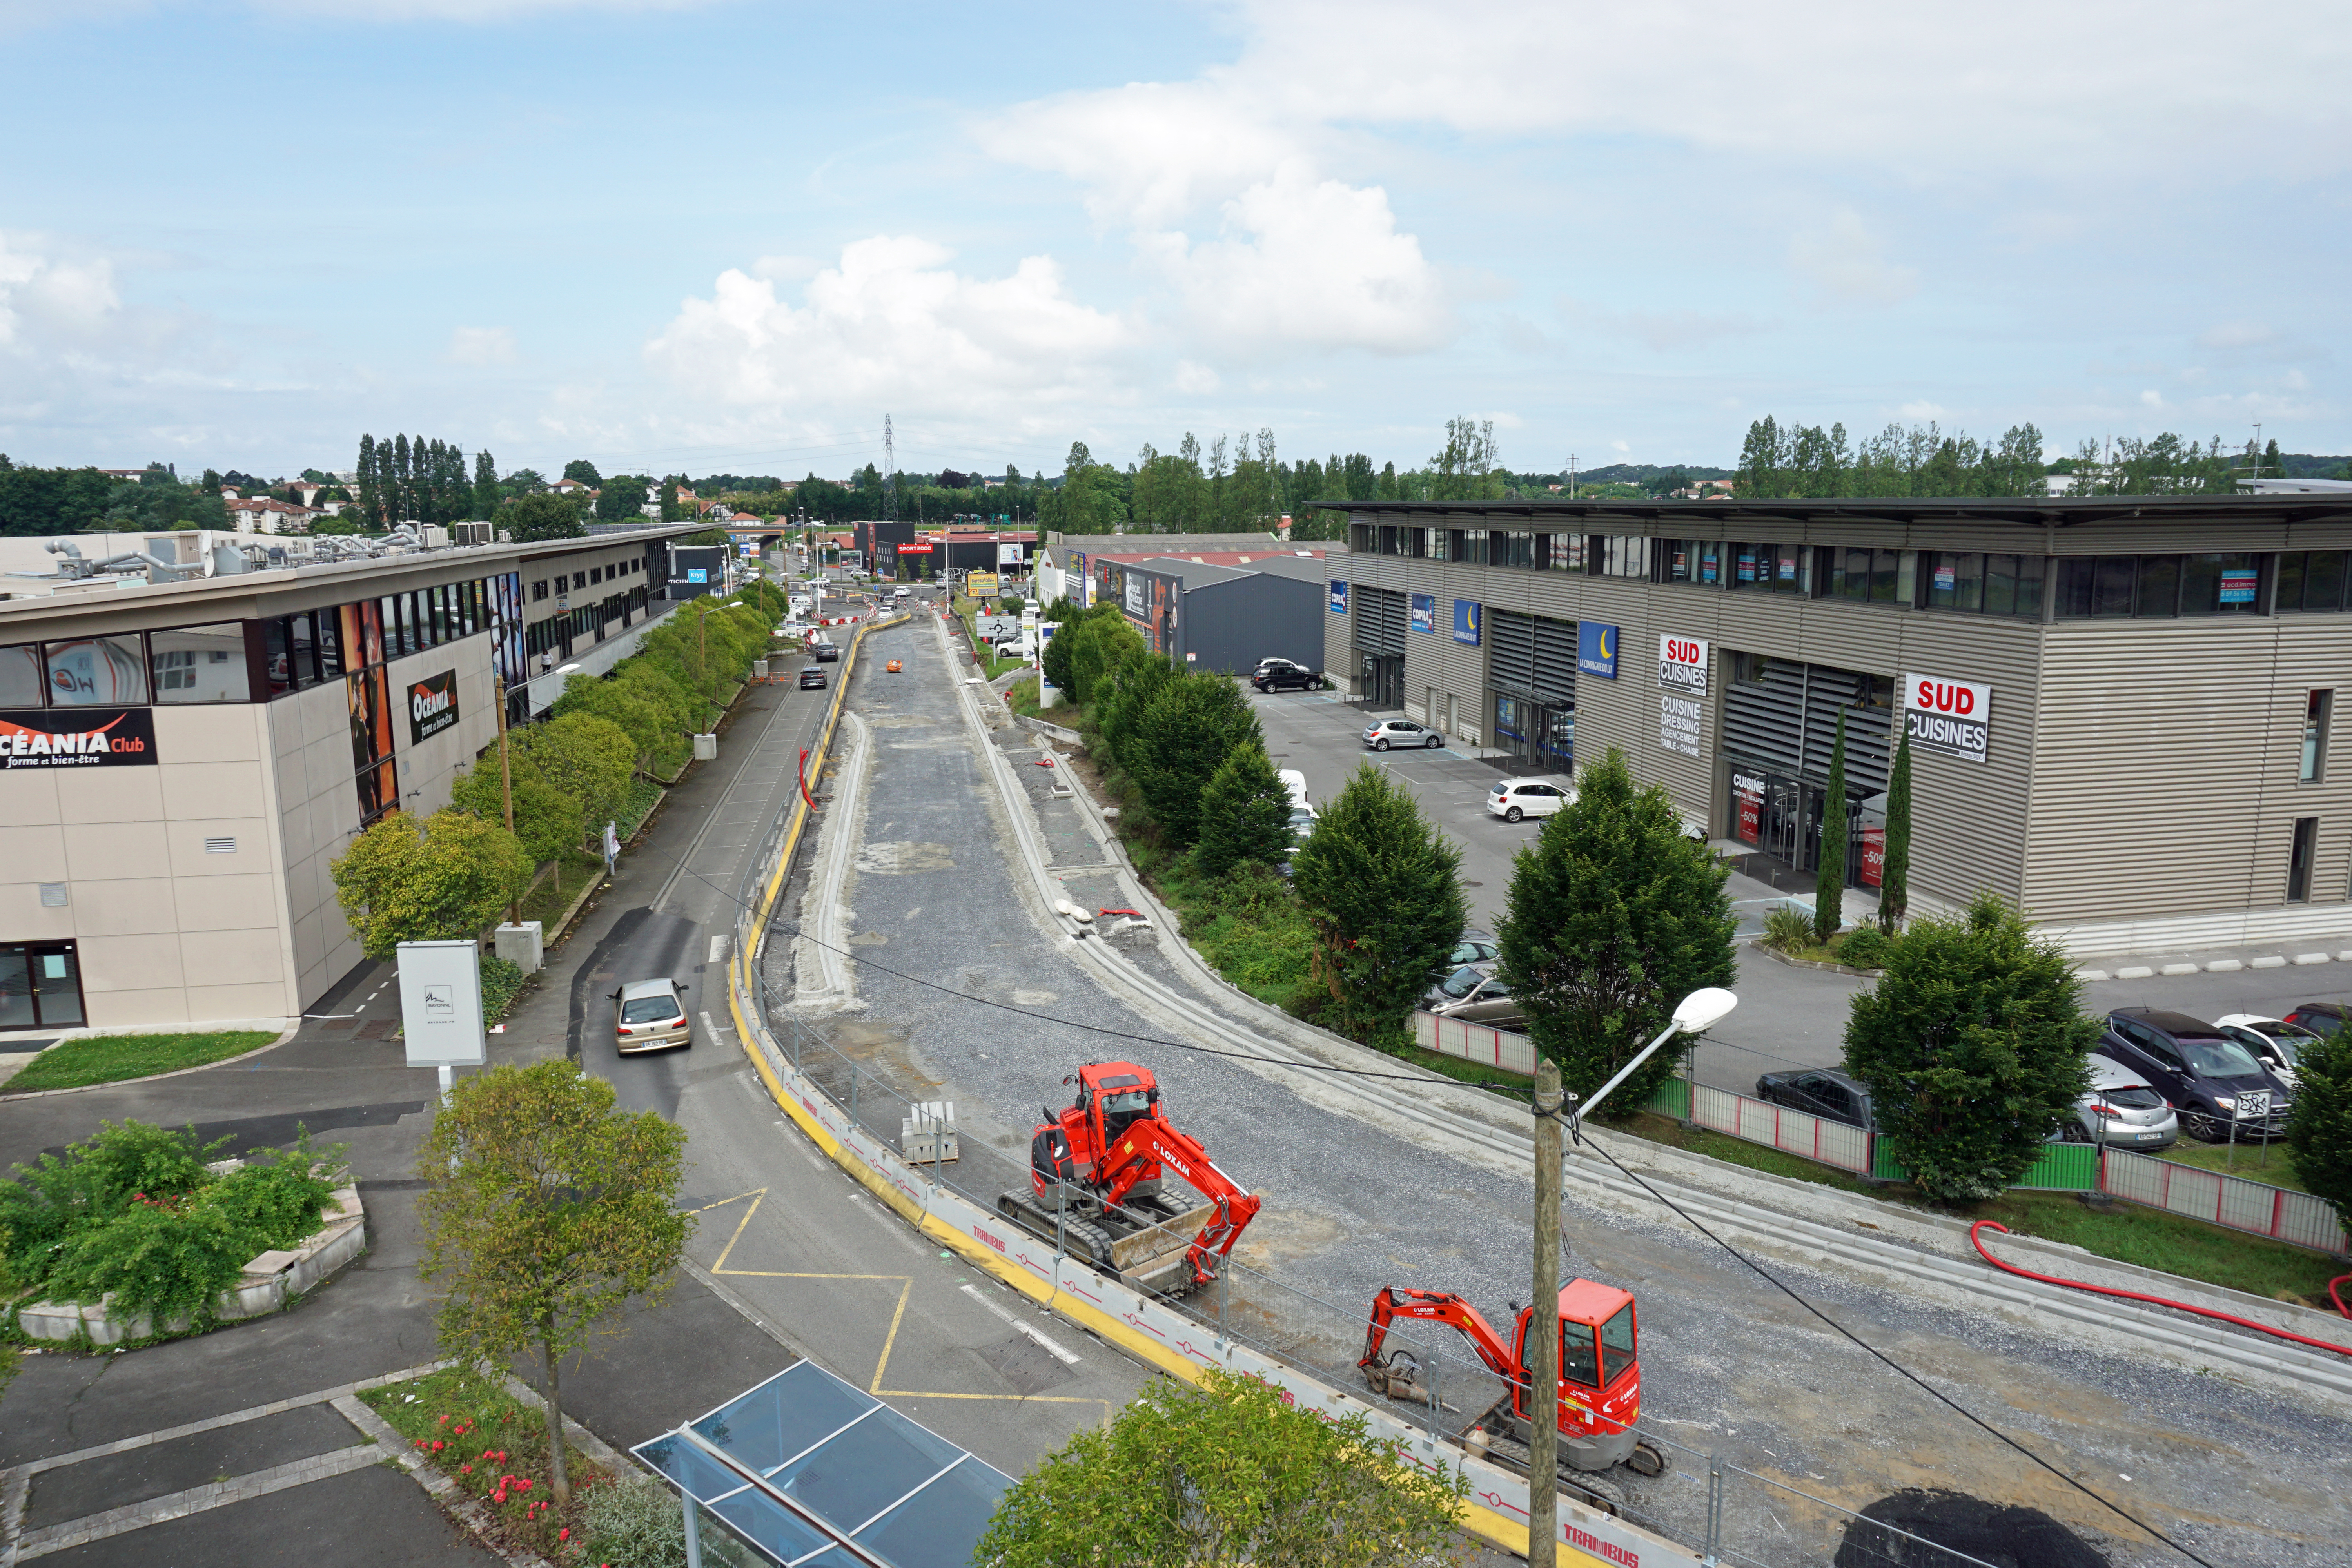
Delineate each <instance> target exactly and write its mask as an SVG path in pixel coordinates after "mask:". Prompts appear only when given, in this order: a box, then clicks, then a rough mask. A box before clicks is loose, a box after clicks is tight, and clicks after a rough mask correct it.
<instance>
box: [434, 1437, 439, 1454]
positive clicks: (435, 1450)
mask: <svg viewBox="0 0 2352 1568" xmlns="http://www.w3.org/2000/svg"><path fill="white" fill-rule="evenodd" d="M433 1451H434V1452H435V1453H436V1454H437V1453H439V1452H440V1451H441V1439H440V1438H438V1437H436V1438H434V1439H433Z"/></svg>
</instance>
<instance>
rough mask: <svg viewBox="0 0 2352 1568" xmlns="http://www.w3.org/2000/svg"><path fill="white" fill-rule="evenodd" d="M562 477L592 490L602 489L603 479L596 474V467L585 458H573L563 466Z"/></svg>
mask: <svg viewBox="0 0 2352 1568" xmlns="http://www.w3.org/2000/svg"><path fill="white" fill-rule="evenodd" d="M563 477H564V478H565V479H573V480H576V481H578V482H579V483H581V484H583V485H586V486H587V487H588V488H589V489H592V490H593V489H603V488H604V479H602V478H601V477H600V476H599V475H598V474H597V472H596V465H595V464H593V463H592V462H590V461H589V460H588V459H587V458H572V460H571V461H570V462H568V463H566V464H564V465H563Z"/></svg>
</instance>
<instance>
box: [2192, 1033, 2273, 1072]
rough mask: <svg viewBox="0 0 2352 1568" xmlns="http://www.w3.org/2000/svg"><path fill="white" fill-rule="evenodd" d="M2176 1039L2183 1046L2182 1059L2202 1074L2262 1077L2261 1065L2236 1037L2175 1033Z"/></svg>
mask: <svg viewBox="0 0 2352 1568" xmlns="http://www.w3.org/2000/svg"><path fill="white" fill-rule="evenodd" d="M2173 1043H2174V1044H2175V1045H2177V1046H2179V1047H2180V1059H2181V1060H2183V1061H2185V1062H2187V1063H2188V1064H2189V1071H2190V1072H2193V1073H2195V1074H2196V1075H2197V1076H2198V1077H2199V1078H2260V1077H2262V1075H2263V1069H2262V1068H2261V1067H2260V1066H2259V1065H2257V1064H2256V1062H2255V1061H2254V1058H2253V1057H2252V1054H2251V1053H2250V1052H2248V1051H2247V1049H2246V1047H2243V1046H2242V1045H2240V1044H2238V1042H2237V1041H2235V1040H2219V1039H2199V1038H2196V1037H2189V1038H2187V1039H2183V1038H2181V1037H2179V1036H2178V1035H2176V1036H2174V1037H2173Z"/></svg>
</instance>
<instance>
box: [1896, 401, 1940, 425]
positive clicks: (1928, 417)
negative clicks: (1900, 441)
mask: <svg viewBox="0 0 2352 1568" xmlns="http://www.w3.org/2000/svg"><path fill="white" fill-rule="evenodd" d="M1895 413H1897V414H1900V415H1901V416H1903V417H1904V418H1906V419H1908V420H1910V421H1911V422H1912V423H1914V424H1926V423H1929V422H1936V421H1941V420H1945V419H1948V418H1950V417H1951V413H1952V411H1951V410H1950V409H1948V408H1947V407H1945V406H1944V405H1942V404H1940V403H1930V402H1928V401H1927V399H1926V398H1924V397H1915V398H1913V399H1912V400H1911V401H1910V402H1908V403H1906V404H1905V405H1903V406H1902V407H1900V408H1898V409H1896V410H1895Z"/></svg>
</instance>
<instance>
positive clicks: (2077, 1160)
mask: <svg viewBox="0 0 2352 1568" xmlns="http://www.w3.org/2000/svg"><path fill="white" fill-rule="evenodd" d="M2015 1185H2017V1186H2020V1187H2027V1188H2032V1189H2035V1190H2038V1191H2042V1192H2058V1193H2088V1192H2095V1191H2097V1190H2098V1185H2099V1151H2098V1149H2097V1147H2096V1146H2095V1145H2093V1144H2089V1143H2051V1144H2047V1145H2045V1146H2044V1147H2043V1149H2042V1158H2040V1159H2039V1160H2036V1161H2034V1162H2033V1163H2032V1165H2031V1166H2029V1167H2027V1169H2026V1173H2025V1174H2023V1175H2021V1176H2020V1177H2018V1178H2017V1181H2016V1183H2015Z"/></svg>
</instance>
